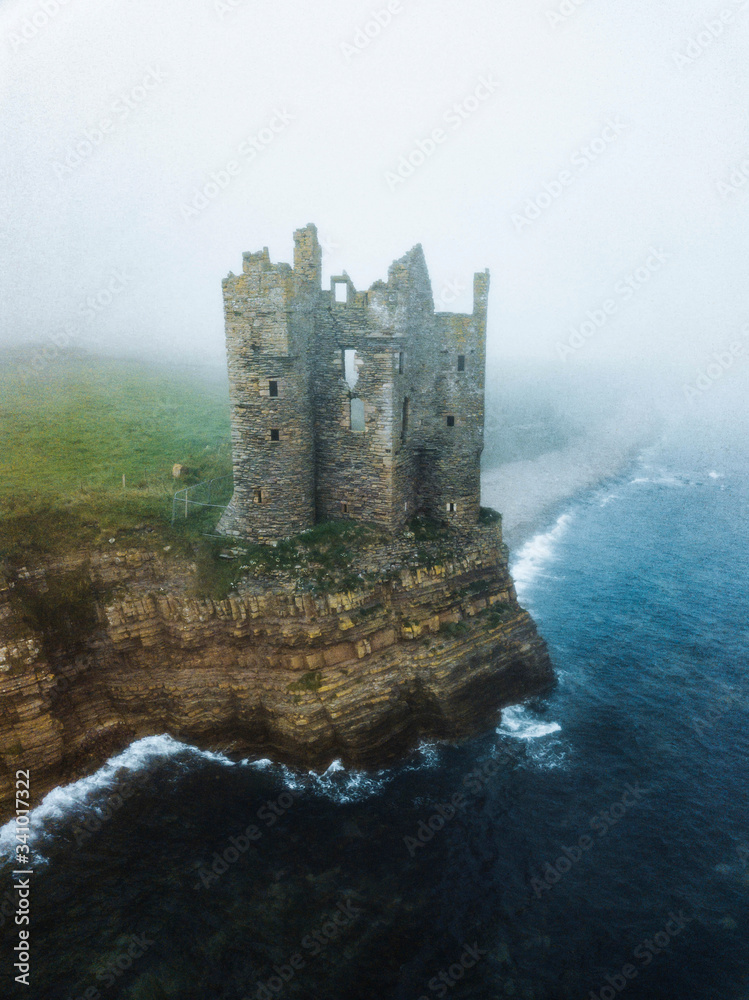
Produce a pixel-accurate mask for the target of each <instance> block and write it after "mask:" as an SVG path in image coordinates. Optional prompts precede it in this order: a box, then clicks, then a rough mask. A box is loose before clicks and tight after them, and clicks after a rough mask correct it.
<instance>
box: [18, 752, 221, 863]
mask: <svg viewBox="0 0 749 1000" xmlns="http://www.w3.org/2000/svg"><path fill="white" fill-rule="evenodd" d="M185 751H187V752H193V753H201V751H199V750H194V748H192V747H188V746H186V745H185V744H184V743H179V742H178V741H177V740H174V739H172V737H171V736H149V737H146V738H145V739H142V740H137V741H136V742H135V743H131V744H130V746H129V747H128V748H127V749H126V750H123V752H122V753H120V754H117V756H116V757H111V758H110V759H109V760H108V761H107V762H106V763H105V764H104V765H103V766H102V767H100V768H99V770H98V771H96V772H95V773H94V774H91V775H89V776H88V777H86V778H81V779H80V780H79V781H74V782H72V783H71V784H69V785H60V786H58V787H57V788H53V789H52V791H51V792H49V793H48V794H47V795H45V797H44V798H43V799H42V801H41V802H40V803H39V805H38V806H37V807H36V808H35V809H33V810H32V811H31V814H30V816H29V843H30V845H31V846H32V847H33V846H34V845H35V844H36V843H37V842H38V841H39V838H40V837H41V835H42V834H43V833H44V829H45V827H46V826H47V824H48V823H49V822H51V821H54V820H61V819H65V818H66V817H69V816H71V815H76V814H78V813H81V812H84V811H90V810H92V809H93V810H94V811H95V810H96V803H97V801H100V802H102V803H105V801H106V798H107V796H108V795H109V794H111V793H112V792H114V791H116V789H117V786H118V785H121V784H123V782H125V781H127V780H128V779H130V778H132V777H133V776H134V775H135V774H137V773H138V772H140V771H143V770H146V769H147V768H149V767H152V766H153V764H154V763H156V762H157V761H159V760H166V759H168V758H170V757H174V756H175V755H176V754H178V753H181V752H185ZM210 756H212V757H215V756H216V755H215V754H211V755H210ZM15 834H16V829H15V821H14V820H10V822H8V823H6V824H5V826H3V827H2V828H0V856H2V857H4V856H8V855H11V854H12V853H13V851H14V850H15ZM36 857H37V859H38V858H39V856H38V855H36Z"/></svg>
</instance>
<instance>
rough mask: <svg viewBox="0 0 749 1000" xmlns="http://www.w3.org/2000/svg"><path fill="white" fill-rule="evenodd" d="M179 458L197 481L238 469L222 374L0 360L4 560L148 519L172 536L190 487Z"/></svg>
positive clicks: (103, 362) (124, 364)
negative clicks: (175, 472)
mask: <svg viewBox="0 0 749 1000" xmlns="http://www.w3.org/2000/svg"><path fill="white" fill-rule="evenodd" d="M176 462H179V463H182V464H184V465H187V466H188V467H189V468H191V469H192V470H194V472H193V473H192V474H191V477H190V478H189V479H188V480H187V482H188V483H189V482H195V481H198V480H202V479H208V478H211V477H214V476H223V475H226V474H227V473H228V472H230V470H231V461H230V447H229V410H228V390H227V387H226V384H225V382H223V381H221V380H220V379H218V378H216V379H215V380H213V381H211V380H209V379H207V378H206V376H205V375H204V374H203V373H198V374H194V373H192V372H190V370H189V369H187V368H178V367H175V368H173V369H169V368H167V367H149V366H147V365H144V364H139V363H137V362H133V361H124V360H111V359H98V358H97V359H90V358H89V359H86V358H81V357H77V358H76V357H70V356H69V357H64V358H60V359H57V360H56V361H55V362H54V363H53V364H52V365H50V366H49V367H48V369H45V370H44V371H43V372H42V373H40V374H39V375H38V376H35V377H34V378H31V379H24V378H23V377H22V376H20V375H19V374H18V371H17V368H16V367H15V366H14V365H13V364H12V363H10V361H9V360H7V359H0V510H2V517H1V518H0V557H2V556H5V557H11V558H16V559H17V558H25V556H26V555H28V554H33V553H34V552H50V551H60V550H64V549H65V548H68V547H72V546H75V545H77V544H79V543H80V542H82V541H92V540H95V539H97V538H98V537H99V536H100V535H101V534H102V533H106V532H107V531H109V530H114V529H115V528H119V529H127V528H134V527H136V526H137V525H140V524H144V523H145V524H146V525H148V526H149V527H152V528H153V529H154V532H153V534H155V536H156V537H155V538H154V541H156V540H157V539H160V538H163V537H164V536H165V534H166V533H167V531H168V528H169V520H170V517H171V498H172V495H173V494H174V492H175V491H176V490H177V489H178V488H180V487H181V486H182V485H184V483H181V482H176V481H175V480H174V479H173V478H172V474H171V470H172V465H173V464H174V463H176ZM123 475H124V476H125V488H124V489H123V486H122V476H123ZM229 486H230V484H227V488H229ZM222 499H224V500H226V499H228V496H226V492H225V494H224V496H223V497H222ZM209 520H210V519H209ZM214 520H215V518H214ZM203 522H205V518H203ZM197 526H198V525H197V522H193V523H192V524H191V529H194V528H196V527H197ZM202 526H206V525H205V523H204V524H203V525H202Z"/></svg>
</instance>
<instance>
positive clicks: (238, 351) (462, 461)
mask: <svg viewBox="0 0 749 1000" xmlns="http://www.w3.org/2000/svg"><path fill="white" fill-rule="evenodd" d="M294 235H295V252H294V270H293V271H292V269H291V268H290V267H289V266H288V265H287V264H278V265H273V264H271V263H270V260H269V257H268V253H267V250H264V251H263V252H262V253H261V254H245V273H246V276H245V275H243V276H241V277H240V278H234V277H230V278H229V279H227V281H226V282H225V283H224V286H225V300H226V323H227V351H228V354H229V375H230V384H231V391H232V434H233V443H234V471H235V495H234V500H233V510H234V511H235V513H234V514H232V513H231V512H228V513H227V515H226V516H225V517H224V518H223V519H222V522H221V524H220V526H219V527H220V530H221V531H225V532H232V531H233V532H236V533H237V534H241V535H249V536H250V537H252V538H256V539H260V540H272V539H274V538H279V537H284V536H287V535H290V534H294V533H296V532H297V531H300V530H303V528H306V527H309V526H311V524H312V523H314V521H326V520H331V519H339V518H353V519H356V520H362V521H370V522H373V523H375V524H378V525H381V526H383V527H385V528H387V529H388V530H390V531H392V532H397V531H398V530H400V529H401V528H402V527H403V526H404V524H406V523H407V522H408V520H410V518H411V517H413V516H414V514H416V513H419V512H424V513H428V514H429V515H431V516H432V517H435V518H437V519H439V520H441V521H447V522H449V523H452V524H454V525H455V526H458V527H468V526H471V525H474V524H476V523H477V521H478V516H479V502H480V498H479V491H480V482H479V459H480V454H481V449H482V447H483V423H484V365H485V337H486V300H487V295H488V286H489V276H488V272H487V273H485V274H478V275H476V277H475V282H474V301H475V306H474V311H473V314H472V315H470V316H460V315H454V314H450V313H438V314H436V315H435V312H434V300H433V297H432V287H431V282H430V280H429V274H428V271H427V266H426V261H425V259H424V253H423V250H422V248H421V246H416V247H414V248H413V250H411V251H409V252H408V253H407V254H405V255H404V256H403V257H402V258H400V259H399V260H396V261H395V262H394V263H393V264H392V265H391V267H390V268H389V271H388V281H387V282H382V281H379V282H376V283H375V284H374V285H373V286H372V287H371V288H370V289H369V291H367V292H359V291H357V290H356V288H355V287H354V285H353V283H352V282H351V280H350V278H349V277H348V276H347V275H346V274H343V275H340V276H337V277H334V278H333V279H332V280H331V288H330V290H325V291H323V290H321V289H320V278H321V252H320V246H319V243H318V241H317V232H316V230H315V227H314V226H307V227H305V228H304V229H301V230H298V231H297V232H296V233H295V234H294ZM339 291H340V292H342V294H340V295H339V294H337V292H339ZM347 352H355V355H356V374H357V376H358V377H357V378H356V380H355V381H354V380H353V379H351V378H349V379H348V380H347V378H346V371H345V357H346V353H347ZM271 382H275V383H277V391H278V396H276V397H273V396H271V395H270V390H269V385H270V383H271ZM362 409H363V424H362V425H361V426H357V424H356V420H357V416H358V414H359V412H360V411H361V410H362ZM271 430H274V431H275V434H274V437H276V438H277V440H271V439H270V438H269V434H270V431H271ZM258 490H259V491H260V492H259V493H258ZM258 501H259V502H258Z"/></svg>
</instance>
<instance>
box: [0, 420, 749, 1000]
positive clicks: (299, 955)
mask: <svg viewBox="0 0 749 1000" xmlns="http://www.w3.org/2000/svg"><path fill="white" fill-rule="evenodd" d="M747 467H748V465H747V462H746V455H745V449H744V446H743V442H742V440H741V438H740V436H738V435H735V436H734V439H733V440H728V439H727V438H726V437H724V436H721V435H720V434H718V433H717V432H716V435H715V436H714V437H713V438H712V439H711V440H710V441H708V442H706V441H705V440H704V439H701V441H700V442H698V440H697V438H696V437H694V436H693V435H690V433H688V432H686V431H685V430H684V428H683V427H682V428H681V430H679V431H678V432H677V431H672V432H669V433H667V434H666V436H665V437H664V439H663V440H662V441H661V442H660V443H659V444H658V445H656V446H654V447H652V448H650V449H649V450H648V451H647V452H645V453H644V454H643V455H642V456H641V457H640V459H639V460H638V461H637V463H636V464H635V465H634V467H633V468H631V469H629V470H627V473H626V474H625V475H623V476H622V477H621V478H619V479H618V480H617V481H615V482H609V483H607V484H605V485H602V486H601V487H600V488H599V489H597V490H596V491H594V492H592V493H590V494H589V495H586V496H583V497H580V498H577V499H575V500H573V501H571V502H570V503H569V504H568V505H567V507H566V508H565V509H564V510H560V512H559V518H558V520H556V523H554V524H551V525H549V526H548V530H545V531H543V532H541V533H540V534H539V535H537V536H536V537H535V538H533V539H531V540H530V541H529V542H528V543H527V544H526V546H525V547H524V548H523V549H522V550H521V551H519V552H518V553H516V554H515V559H514V572H515V575H516V580H517V584H518V590H519V592H520V595H521V599H522V600H523V601H524V602H525V604H526V605H527V606H528V607H529V608H530V609H531V611H532V612H533V614H534V615H535V617H536V620H537V622H538V625H539V628H540V630H541V632H542V633H543V635H544V636H545V637H546V639H547V640H548V643H549V646H550V650H551V653H552V658H553V661H554V664H555V667H556V670H557V673H558V678H559V682H558V685H557V687H556V688H555V689H554V690H553V691H552V692H551V693H550V694H549V695H548V696H546V697H545V698H543V699H540V700H536V701H534V702H532V703H531V704H528V705H525V706H522V707H519V708H516V709H511V710H508V711H506V712H505V713H504V716H503V720H502V723H501V724H500V725H499V726H498V727H497V729H496V731H495V730H491V731H489V732H487V733H485V734H484V736H482V737H481V738H479V739H476V740H473V741H471V742H469V743H465V744H463V745H461V746H458V747H454V746H436V745H435V746H428V747H422V748H421V749H420V750H419V752H417V753H416V754H414V755H413V757H412V758H411V759H409V760H408V761H407V762H406V763H405V764H403V765H402V766H400V767H397V768H394V769H390V770H388V771H385V772H382V773H380V774H371V775H363V774H351V773H349V772H346V771H344V770H343V769H341V768H336V767H335V766H334V767H333V768H331V769H330V770H329V771H328V772H327V773H326V774H325V775H309V774H293V773H292V772H290V771H289V770H287V769H285V768H281V767H277V766H275V765H272V764H271V763H270V762H245V763H233V762H231V761H229V760H227V759H225V758H223V757H222V756H221V755H210V754H200V753H198V752H196V751H193V750H190V749H189V748H186V747H182V746H180V745H178V744H175V743H174V742H172V741H170V740H168V739H166V738H156V739H153V740H148V741H142V742H141V743H139V744H136V745H135V746H134V747H132V748H130V750H129V751H128V752H127V753H126V754H124V755H123V756H122V757H121V758H120V759H119V760H118V761H115V762H113V763H112V764H110V765H108V766H107V768H105V769H104V770H103V771H102V772H100V773H99V774H98V775H97V776H96V777H95V778H94V779H90V780H89V781H87V782H83V783H79V785H77V786H74V787H72V788H69V789H64V790H58V791H57V792H55V793H53V795H52V796H50V798H49V799H48V800H47V801H46V803H45V804H44V805H43V806H42V808H41V809H40V810H38V811H37V813H36V814H35V825H36V828H37V839H36V848H37V851H38V852H39V854H40V855H41V857H40V858H39V859H38V860H37V863H36V868H35V874H34V882H33V925H32V931H33V934H32V941H33V949H32V967H33V970H34V972H33V976H32V982H33V984H34V985H33V986H32V987H31V988H30V989H25V988H22V987H15V986H14V984H13V983H12V982H9V976H8V972H9V964H10V963H9V960H8V957H7V956H8V955H9V954H10V951H9V949H10V947H11V944H12V938H8V937H6V938H4V940H3V953H2V958H3V963H4V965H3V969H2V975H3V978H4V981H5V984H4V985H3V987H2V989H3V995H8V996H11V995H13V996H15V995H22V996H33V997H35V998H36V997H38V998H43V1000H68V998H71V1000H72V998H77V997H88V998H93V997H97V996H101V997H105V998H107V1000H109V998H115V997H119V998H123V1000H151V998H155V1000H162V998H170V1000H171V998H180V1000H219V998H220V1000H242V998H245V997H247V998H255V997H258V998H263V997H268V996H274V997H275V996H282V997H289V998H296V997H298V998H326V1000H327V998H330V1000H348V998H350V1000H368V998H380V1000H419V998H420V997H427V998H437V997H449V998H457V1000H459V998H473V1000H496V998H504V997H515V998H522V1000H562V998H564V1000H567V998H570V1000H582V998H589V997H590V996H593V997H601V998H603V1000H607V998H613V997H614V996H620V995H622V996H624V997H625V998H626V1000H651V998H669V1000H739V998H745V997H749V802H748V801H747V795H746V787H747V783H746V776H747V760H748V759H749V730H748V729H747V722H748V721H749V710H748V709H749V680H748V679H747V671H746V665H747V652H748V651H749V624H748V617H747V604H748V603H749V602H748V600H747V578H748V577H749V542H748V538H749V530H748V529H749V475H748V474H747ZM133 774H137V775H139V776H140V777H139V780H138V781H137V782H136V783H135V785H132V784H131V785H127V786H125V785H123V782H124V781H125V780H126V779H128V778H132V776H133ZM123 790H124V794H129V793H132V794H129V797H128V798H127V799H126V800H124V801H123V800H122V799H121V798H120V799H119V800H118V795H119V792H121V791H123ZM86 824H88V826H89V827H90V828H91V829H93V830H94V832H91V833H90V832H89V830H88V829H87V828H86ZM97 826H98V829H94V828H95V827H97ZM248 828H249V831H248ZM6 836H7V833H6ZM230 838H234V841H232V840H231V839H230ZM252 838H254V839H252ZM6 843H7V841H6ZM222 854H224V856H225V857H228V859H230V860H228V861H226V860H224V861H221V860H220V857H219V856H220V855H222ZM42 858H43V859H44V860H42ZM212 863H213V864H214V865H215V870H214V871H212V870H211V866H212ZM5 884H6V886H7V885H8V878H7V876H6V877H5ZM3 891H5V890H3ZM8 927H9V925H8V923H7V922H6V923H5V926H4V927H3V930H2V932H3V934H5V933H6V932H7V931H8ZM87 991H88V992H87Z"/></svg>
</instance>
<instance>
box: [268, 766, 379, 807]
mask: <svg viewBox="0 0 749 1000" xmlns="http://www.w3.org/2000/svg"><path fill="white" fill-rule="evenodd" d="M277 767H278V773H279V775H280V776H281V777H282V779H283V782H284V784H285V785H286V787H287V788H292V789H294V790H295V791H300V792H310V793H311V794H313V795H319V796H322V797H323V798H326V799H330V800H331V801H332V802H336V803H338V804H341V803H344V802H360V801H361V800H362V799H368V798H370V797H371V796H373V795H377V794H378V793H379V792H381V791H382V789H383V788H384V787H385V786H386V785H387V784H388V783H389V782H390V781H391V780H392V772H389V771H376V772H369V771H354V770H349V769H348V768H346V767H344V766H343V764H342V763H341V761H340V760H334V761H333V762H332V764H330V765H329V766H328V768H327V769H326V770H325V771H323V772H319V771H294V770H292V768H290V767H286V766H285V765H283V764H279V765H277Z"/></svg>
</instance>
